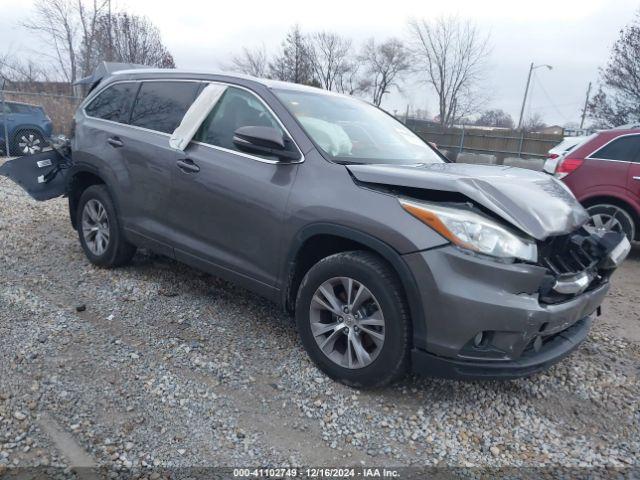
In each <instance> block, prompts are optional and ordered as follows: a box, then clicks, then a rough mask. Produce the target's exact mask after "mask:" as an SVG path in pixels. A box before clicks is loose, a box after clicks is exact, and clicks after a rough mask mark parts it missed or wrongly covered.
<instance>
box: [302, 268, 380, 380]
mask: <svg viewBox="0 0 640 480" xmlns="http://www.w3.org/2000/svg"><path fill="white" fill-rule="evenodd" d="M309 322H310V324H311V332H312V334H313V337H314V339H315V341H316V344H317V345H318V347H319V348H320V350H321V351H322V353H323V354H324V355H325V356H326V357H327V358H329V359H330V360H331V361H332V362H334V363H336V364H338V365H340V366H341V367H344V368H349V369H358V368H364V367H366V366H368V365H370V364H371V363H373V361H374V360H375V359H376V358H377V357H378V355H379V354H380V351H381V350H382V347H383V345H384V340H385V319H384V315H383V313H382V309H381V308H380V304H379V302H378V300H377V299H376V297H375V296H374V295H373V293H371V291H370V290H369V289H368V288H367V287H366V286H365V285H363V284H362V283H360V282H358V281H357V280H355V279H353V278H350V277H335V278H331V279H329V280H327V281H325V282H324V283H323V284H322V285H320V286H319V287H318V288H317V290H316V291H315V293H314V295H313V297H312V300H311V306H310V308H309Z"/></svg>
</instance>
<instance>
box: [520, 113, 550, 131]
mask: <svg viewBox="0 0 640 480" xmlns="http://www.w3.org/2000/svg"><path fill="white" fill-rule="evenodd" d="M546 126H547V124H546V123H545V122H544V121H543V120H542V115H540V114H539V113H533V114H531V115H530V116H529V117H528V118H527V119H526V120H525V121H524V123H523V125H522V128H523V130H525V131H526V132H536V131H538V130H540V129H542V128H545V127H546Z"/></svg>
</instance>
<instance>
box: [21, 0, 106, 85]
mask: <svg viewBox="0 0 640 480" xmlns="http://www.w3.org/2000/svg"><path fill="white" fill-rule="evenodd" d="M108 3H109V0H99V1H98V0H93V1H92V2H87V1H83V0H36V1H35V3H34V5H33V8H34V11H33V14H32V15H31V17H30V18H29V19H28V20H27V21H26V22H25V23H24V24H23V26H24V27H25V28H27V29H29V30H31V31H33V32H34V33H35V34H36V35H38V36H39V37H40V38H41V39H42V40H43V41H44V42H46V43H47V44H49V45H51V52H46V54H47V55H49V56H51V57H52V58H53V60H54V62H55V64H56V66H57V70H58V71H59V72H60V75H61V76H62V77H63V78H64V79H65V80H66V81H68V82H69V83H73V82H74V81H75V80H76V79H77V78H78V77H80V76H83V75H88V74H89V73H90V71H91V69H92V67H93V62H92V56H93V46H94V42H95V36H96V27H97V20H98V18H99V17H100V16H101V15H102V14H103V13H104V12H105V10H106V8H107V7H108Z"/></svg>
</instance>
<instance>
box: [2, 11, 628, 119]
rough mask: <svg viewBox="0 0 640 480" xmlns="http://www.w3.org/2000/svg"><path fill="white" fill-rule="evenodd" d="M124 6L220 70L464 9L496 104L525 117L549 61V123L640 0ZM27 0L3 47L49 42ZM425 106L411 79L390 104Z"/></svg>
mask: <svg viewBox="0 0 640 480" xmlns="http://www.w3.org/2000/svg"><path fill="white" fill-rule="evenodd" d="M115 1H116V3H117V5H118V7H119V8H120V9H126V10H128V11H131V12H133V13H137V14H142V15H146V16H147V17H149V18H150V19H151V20H152V21H153V22H154V23H155V24H156V25H157V26H158V27H159V28H160V30H161V32H162V36H163V40H164V42H165V43H166V44H167V46H168V47H169V50H170V51H171V52H172V53H173V55H174V57H175V60H176V63H177V65H178V67H184V68H199V69H206V68H213V69H218V68H219V67H220V65H224V64H225V62H227V61H228V59H229V57H230V56H231V54H232V53H233V52H237V51H238V50H239V49H240V47H242V46H247V47H252V46H259V45H261V44H264V45H265V46H266V47H267V49H268V50H269V51H275V50H276V49H277V48H278V46H279V44H280V42H281V40H282V38H283V37H284V35H285V34H286V32H287V30H288V29H289V28H290V26H291V25H293V24H294V23H298V24H299V25H300V26H301V28H302V29H303V30H304V31H307V32H311V31H316V30H331V31H335V32H337V33H340V34H342V35H345V36H348V37H351V38H352V39H353V40H354V42H355V43H357V44H358V43H360V42H362V41H363V40H365V39H366V38H368V37H371V36H375V37H376V38H379V39H384V38H386V37H389V36H397V37H400V38H405V37H406V36H407V33H408V32H407V27H406V23H407V20H408V19H410V18H423V17H424V18H430V17H435V16H438V15H451V14H457V15H460V16H461V17H467V18H471V19H472V20H474V21H475V22H476V23H477V24H478V26H479V27H480V28H481V29H483V30H485V31H486V32H487V33H489V34H490V36H491V44H492V46H493V49H492V53H491V56H490V59H489V66H488V68H487V78H486V80H485V88H486V91H487V94H488V96H489V98H490V100H489V106H490V107H492V108H502V109H504V110H506V111H507V112H509V113H510V114H511V115H512V116H513V117H514V119H515V120H516V121H517V117H518V114H519V110H520V104H521V102H522V95H523V93H524V86H525V81H526V75H527V71H528V68H529V63H530V62H532V61H533V62H536V63H548V64H551V65H553V67H554V68H553V70H552V71H548V70H546V69H540V70H538V71H537V72H536V75H535V77H534V82H533V87H532V94H531V102H530V104H529V106H528V110H527V111H528V113H533V112H539V113H540V114H542V115H543V117H544V119H545V121H546V122H547V123H559V124H564V123H567V122H570V121H574V122H575V121H578V120H579V115H580V111H581V108H582V104H583V102H584V95H585V93H586V88H587V84H588V83H589V81H594V82H596V81H597V78H598V67H599V66H601V65H603V64H604V63H605V61H606V59H607V57H608V52H609V49H610V47H611V45H612V44H613V42H614V41H615V39H616V38H617V36H618V32H619V30H620V28H622V27H623V26H624V25H625V24H627V23H628V22H630V21H631V20H632V19H633V17H634V15H635V12H636V10H638V9H639V8H640V2H639V1H637V0H636V1H631V0H609V1H606V0H537V1H535V2H526V3H525V2H515V1H513V0H484V1H477V0H475V1H474V0H448V1H446V2H426V1H424V0H422V1H410V0H393V1H386V2H377V1H372V0H368V1H347V0H323V1H321V2H303V1H299V0H272V1H269V2H267V1H264V0H241V1H236V2H220V1H215V0H208V1H203V0H181V1H179V2H175V1H165V0H115ZM30 9H31V6H30V2H29V1H24V0H22V1H18V0H0V11H2V12H3V14H2V16H1V17H0V52H3V51H6V50H7V49H11V50H13V51H18V52H23V53H28V52H30V51H32V50H33V49H34V48H35V49H40V48H42V46H40V45H38V44H37V41H35V40H34V38H33V35H32V34H31V33H29V32H27V31H25V30H24V29H22V28H20V27H19V26H18V25H19V24H20V22H21V21H24V19H25V18H28V15H29V11H30ZM407 104H410V105H411V106H412V108H423V109H424V108H426V109H428V110H429V112H430V114H432V115H434V114H436V113H437V112H436V104H435V101H434V99H433V96H432V94H431V93H430V92H429V90H428V87H426V86H424V85H421V84H420V83H419V82H418V81H416V80H408V81H407V82H405V84H404V86H403V91H402V92H394V93H393V94H392V95H389V96H388V97H386V98H385V100H384V102H383V107H385V108H387V109H388V110H394V109H397V110H398V111H401V112H404V110H405V108H406V106H407Z"/></svg>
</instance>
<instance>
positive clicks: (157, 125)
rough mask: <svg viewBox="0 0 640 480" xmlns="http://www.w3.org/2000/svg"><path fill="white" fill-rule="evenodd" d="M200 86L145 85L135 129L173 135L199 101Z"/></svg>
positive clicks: (133, 121) (135, 115)
mask: <svg viewBox="0 0 640 480" xmlns="http://www.w3.org/2000/svg"><path fill="white" fill-rule="evenodd" d="M199 89H200V83H198V82H143V83H142V87H140V93H138V98H137V99H136V103H135V105H134V106H133V113H132V114H131V125H136V126H138V127H143V128H148V129H149V130H156V131H158V132H164V133H173V131H174V130H175V129H176V127H177V126H178V125H180V122H181V121H182V117H184V114H185V113H186V112H187V110H188V109H189V107H190V106H191V104H192V103H193V101H194V100H195V98H196V94H197V93H198V91H199Z"/></svg>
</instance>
